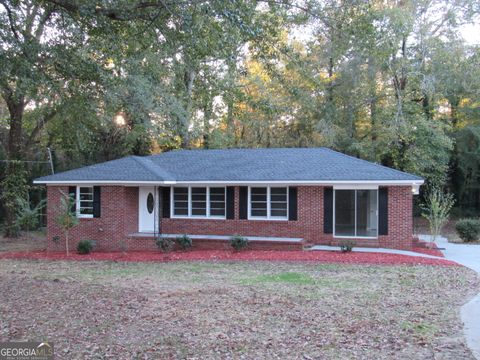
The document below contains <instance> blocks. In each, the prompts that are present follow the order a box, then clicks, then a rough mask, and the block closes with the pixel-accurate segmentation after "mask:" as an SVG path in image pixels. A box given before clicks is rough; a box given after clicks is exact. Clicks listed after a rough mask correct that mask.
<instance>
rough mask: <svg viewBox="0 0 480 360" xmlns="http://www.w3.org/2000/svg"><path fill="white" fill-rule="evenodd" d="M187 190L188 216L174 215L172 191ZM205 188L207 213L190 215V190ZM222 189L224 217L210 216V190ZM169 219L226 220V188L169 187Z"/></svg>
mask: <svg viewBox="0 0 480 360" xmlns="http://www.w3.org/2000/svg"><path fill="white" fill-rule="evenodd" d="M185 187H186V188H188V215H175V211H174V210H175V204H174V191H175V188H185ZM194 187H198V188H206V189H207V193H206V201H207V213H206V215H192V188H194ZM211 187H212V188H223V189H224V196H225V197H224V199H225V215H223V216H222V215H210V188H211ZM170 214H171V215H170V217H171V218H173V219H212V220H225V219H226V218H227V187H226V186H201V185H193V186H191V185H189V186H171V187H170Z"/></svg>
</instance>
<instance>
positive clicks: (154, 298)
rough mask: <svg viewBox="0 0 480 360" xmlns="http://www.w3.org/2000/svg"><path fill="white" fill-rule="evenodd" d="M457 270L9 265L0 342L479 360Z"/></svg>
mask: <svg viewBox="0 0 480 360" xmlns="http://www.w3.org/2000/svg"><path fill="white" fill-rule="evenodd" d="M478 289H479V281H478V279H477V277H476V276H475V274H474V273H473V272H471V271H469V270H467V269H465V268H462V267H454V266H447V267H445V266H441V267H440V266H419V265H417V266H402V265H397V266H380V265H340V264H338V265H333V264H312V263H308V264H305V263H283V262H228V263H222V262H174V263H121V262H118V263H116V262H75V261H69V262H64V261H53V262H49V261H15V260H0V316H1V322H0V340H1V341H6V340H13V339H31V340H40V339H41V340H50V341H53V342H54V344H55V346H56V351H57V354H59V356H58V358H69V359H76V358H79V359H80V358H112V359H131V358H141V359H144V358H145V359H154V358H195V359H205V358H218V359H226V358H227V359H228V358H232V359H240V358H248V359H251V358H255V359H262V358H264V359H275V358H278V359H284V358H300V359H302V358H303V359H318V358H322V359H339V358H341V359H349V358H352V359H353V358H355V359H358V358H365V359H379V358H382V359H398V358H402V359H409V358H415V359H427V358H428V359H431V358H433V355H435V356H436V358H442V359H459V358H462V359H472V356H471V354H470V352H469V351H468V350H467V348H466V346H465V343H464V340H463V338H462V335H461V323H460V320H459V314H458V308H459V306H460V305H461V304H462V303H463V302H465V301H466V299H467V298H468V297H469V296H471V295H472V294H473V293H474V292H475V290H476V291H478Z"/></svg>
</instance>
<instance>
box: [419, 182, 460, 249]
mask: <svg viewBox="0 0 480 360" xmlns="http://www.w3.org/2000/svg"><path fill="white" fill-rule="evenodd" d="M454 203H455V200H454V198H453V195H452V194H445V193H444V192H443V191H442V190H440V189H439V188H431V189H430V190H429V191H428V193H427V195H426V196H425V203H424V205H423V207H422V210H423V213H422V216H423V217H424V218H425V219H427V220H428V223H429V226H430V234H431V235H432V242H435V240H436V239H437V237H438V236H439V235H440V234H441V232H442V228H443V226H444V225H445V224H446V223H447V221H448V217H449V214H450V210H451V209H452V207H453V204H454Z"/></svg>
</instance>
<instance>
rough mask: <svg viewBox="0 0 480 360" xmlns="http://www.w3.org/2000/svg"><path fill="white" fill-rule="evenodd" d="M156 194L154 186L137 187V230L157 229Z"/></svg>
mask: <svg viewBox="0 0 480 360" xmlns="http://www.w3.org/2000/svg"><path fill="white" fill-rule="evenodd" d="M158 218H159V217H158V194H155V187H153V186H149V187H140V188H139V189H138V231H139V232H156V231H158Z"/></svg>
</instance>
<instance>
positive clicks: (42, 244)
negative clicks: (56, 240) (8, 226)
mask: <svg viewBox="0 0 480 360" xmlns="http://www.w3.org/2000/svg"><path fill="white" fill-rule="evenodd" d="M46 248H47V237H46V235H45V232H43V231H30V232H22V234H21V235H20V236H19V237H17V238H5V237H3V236H2V235H0V252H17V251H43V250H45V249H46Z"/></svg>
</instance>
